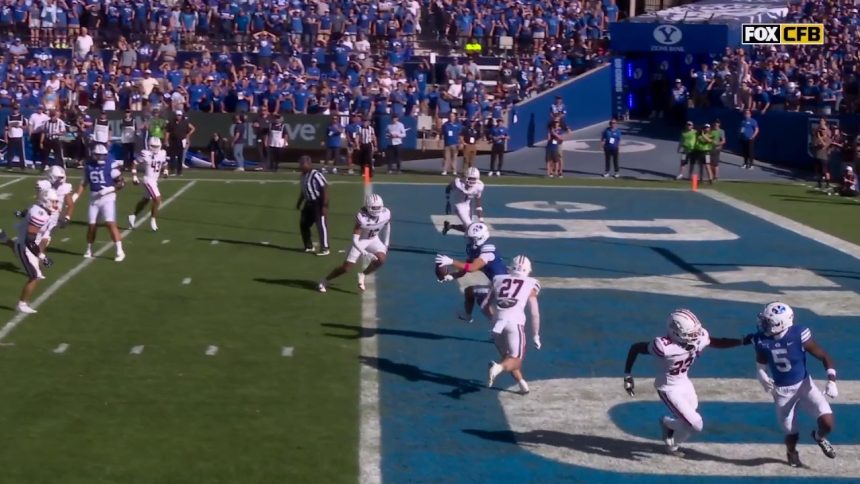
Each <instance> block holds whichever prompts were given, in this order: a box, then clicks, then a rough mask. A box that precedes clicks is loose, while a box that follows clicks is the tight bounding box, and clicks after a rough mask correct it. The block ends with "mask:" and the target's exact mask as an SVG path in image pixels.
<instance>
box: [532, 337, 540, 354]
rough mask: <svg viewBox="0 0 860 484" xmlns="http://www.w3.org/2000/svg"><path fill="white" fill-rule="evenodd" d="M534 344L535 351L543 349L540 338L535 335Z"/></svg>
mask: <svg viewBox="0 0 860 484" xmlns="http://www.w3.org/2000/svg"><path fill="white" fill-rule="evenodd" d="M532 342H534V344H535V349H537V350H539V349H540V347H541V344H540V336H538V335H534V337H532Z"/></svg>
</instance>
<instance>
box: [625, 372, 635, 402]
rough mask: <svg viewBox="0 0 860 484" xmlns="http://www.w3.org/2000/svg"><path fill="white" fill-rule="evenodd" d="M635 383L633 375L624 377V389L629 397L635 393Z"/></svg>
mask: <svg viewBox="0 0 860 484" xmlns="http://www.w3.org/2000/svg"><path fill="white" fill-rule="evenodd" d="M635 387H636V383H634V382H633V377H632V376H630V375H627V376H625V377H624V391H626V392H627V394H628V395H630V396H631V397H632V396H634V395H636V391H635Z"/></svg>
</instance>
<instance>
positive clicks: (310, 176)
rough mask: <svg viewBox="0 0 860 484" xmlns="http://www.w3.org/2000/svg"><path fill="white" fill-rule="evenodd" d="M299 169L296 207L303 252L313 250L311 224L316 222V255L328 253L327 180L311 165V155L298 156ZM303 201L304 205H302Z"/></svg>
mask: <svg viewBox="0 0 860 484" xmlns="http://www.w3.org/2000/svg"><path fill="white" fill-rule="evenodd" d="M299 171H301V172H302V180H301V188H302V191H301V192H299V200H298V201H297V202H296V209H301V211H302V215H301V218H300V221H299V231H300V232H301V234H302V242H303V243H304V244H305V252H313V251H314V248H313V244H312V242H311V226H312V225H314V224H316V226H317V230H318V231H319V235H320V250H319V252H317V255H328V254H329V249H328V221H327V220H326V219H327V217H328V201H329V193H328V181H327V180H326V179H325V175H323V174H322V172H321V171H319V170H317V169H314V168H313V167H312V166H311V157H310V156H307V155H302V156H300V157H299ZM302 202H304V205H302Z"/></svg>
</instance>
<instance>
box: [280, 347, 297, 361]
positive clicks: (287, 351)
mask: <svg viewBox="0 0 860 484" xmlns="http://www.w3.org/2000/svg"><path fill="white" fill-rule="evenodd" d="M294 352H295V348H293V347H292V346H284V347H283V348H281V356H283V357H284V358H289V357H291V356H293V353H294Z"/></svg>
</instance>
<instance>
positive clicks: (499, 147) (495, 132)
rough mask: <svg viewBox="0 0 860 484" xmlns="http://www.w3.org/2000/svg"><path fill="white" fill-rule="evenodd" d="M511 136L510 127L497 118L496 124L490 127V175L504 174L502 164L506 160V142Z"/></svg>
mask: <svg viewBox="0 0 860 484" xmlns="http://www.w3.org/2000/svg"><path fill="white" fill-rule="evenodd" d="M508 138H509V135H508V128H506V127H505V126H504V124H503V121H502V119H501V118H496V125H495V126H493V127H492V128H490V143H491V145H490V173H488V174H487V175H488V176H493V175H494V174H495V176H502V164H503V163H504V161H505V143H507V141H508Z"/></svg>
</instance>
